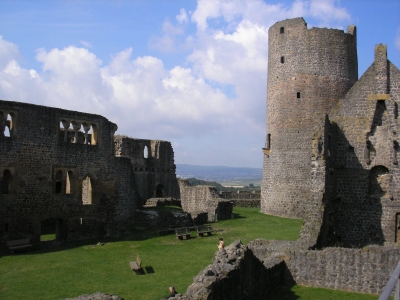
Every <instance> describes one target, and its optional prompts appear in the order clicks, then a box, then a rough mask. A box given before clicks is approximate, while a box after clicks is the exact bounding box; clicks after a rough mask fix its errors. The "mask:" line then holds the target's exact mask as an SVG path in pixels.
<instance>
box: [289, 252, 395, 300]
mask: <svg viewBox="0 0 400 300" xmlns="http://www.w3.org/2000/svg"><path fill="white" fill-rule="evenodd" d="M286 254H287V255H288V257H290V259H289V260H286V263H287V266H288V268H289V270H290V273H291V274H292V276H293V278H294V280H295V281H296V283H297V284H300V285H307V286H314V287H323V288H329V289H339V290H345V291H353V292H360V293H372V294H379V293H381V292H382V290H383V288H384V287H385V285H386V283H387V281H388V280H389V277H390V275H391V273H392V272H393V270H394V268H395V267H396V265H397V263H398V262H399V260H400V250H399V248H397V247H381V246H369V247H364V248H362V249H348V248H326V249H324V250H320V251H318V250H298V249H290V250H288V251H287V253H286Z"/></svg>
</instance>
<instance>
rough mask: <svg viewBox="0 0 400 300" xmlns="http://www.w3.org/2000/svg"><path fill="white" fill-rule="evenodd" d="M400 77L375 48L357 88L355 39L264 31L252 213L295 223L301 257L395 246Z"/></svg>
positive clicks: (279, 28) (295, 28) (291, 23)
mask: <svg viewBox="0 0 400 300" xmlns="http://www.w3.org/2000/svg"><path fill="white" fill-rule="evenodd" d="M399 82H400V71H399V69H397V68H396V67H395V66H394V65H393V64H392V63H390V61H389V60H388V59H387V53H386V46H385V45H377V46H376V47H375V58H374V62H373V64H372V65H371V66H370V67H369V68H368V70H367V71H366V72H365V73H364V74H363V76H362V77H361V78H360V79H358V78H357V50H356V29H355V27H354V26H349V28H348V29H347V32H343V31H341V30H336V29H326V28H325V29H321V28H312V29H307V27H306V23H305V22H304V20H303V19H302V18H296V19H290V20H284V21H281V22H277V23H276V24H275V25H273V26H272V27H271V28H270V29H269V52H268V111H267V138H266V146H265V147H266V148H265V149H268V151H264V166H263V182H262V193H261V199H262V200H261V210H262V212H264V213H268V214H273V215H278V216H283V217H295V218H301V219H303V220H304V226H303V228H302V232H301V239H302V241H303V243H304V244H305V245H308V246H309V247H314V246H317V247H324V246H328V245H342V246H346V247H361V246H365V245H369V244H379V245H384V244H385V243H386V244H388V243H393V242H398V236H400V234H399V233H400V232H398V228H400V227H399V224H400V192H399V191H400V175H399V174H400V169H399V164H398V159H397V157H398V152H399V151H400V147H399V134H398V133H399V132H400V128H399V121H398V120H399V118H398V114H399V112H398V107H399V101H400V88H399V86H400V83H399Z"/></svg>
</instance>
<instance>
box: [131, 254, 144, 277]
mask: <svg viewBox="0 0 400 300" xmlns="http://www.w3.org/2000/svg"><path fill="white" fill-rule="evenodd" d="M129 266H130V267H131V270H132V271H134V272H135V274H136V275H140V274H143V268H142V260H141V259H140V256H139V255H138V256H136V261H130V262H129Z"/></svg>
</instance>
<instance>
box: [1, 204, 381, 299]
mask: <svg viewBox="0 0 400 300" xmlns="http://www.w3.org/2000/svg"><path fill="white" fill-rule="evenodd" d="M234 214H235V218H234V219H232V220H227V221H221V222H218V223H214V224H212V225H213V227H214V228H215V229H217V231H216V232H215V233H214V234H213V236H209V237H203V238H201V237H195V234H193V233H192V239H190V240H183V241H180V240H177V239H176V237H175V235H168V236H154V234H152V232H149V231H145V230H142V231H140V230H138V231H137V232H136V233H135V235H134V236H133V237H131V238H129V239H124V240H111V239H102V240H91V241H80V242H68V243H63V244H60V245H57V243H56V242H54V241H53V242H51V241H43V242H42V243H43V245H44V246H43V247H41V249H35V250H34V251H31V252H20V253H18V254H16V255H10V254H8V253H6V252H5V250H4V249H2V250H1V251H2V252H1V253H0V255H1V256H0V299H13V300H14V299H63V298H68V297H76V296H79V295H82V294H92V293H94V292H102V293H112V294H116V295H119V296H121V297H123V298H125V299H126V300H130V299H143V300H151V299H161V298H163V297H165V296H166V295H167V294H168V286H169V285H171V284H172V285H175V287H176V289H177V291H178V292H180V293H183V292H185V290H186V288H187V287H188V286H189V285H190V284H191V283H192V282H193V277H194V276H196V275H197V274H198V272H199V271H200V270H202V269H204V267H205V266H207V265H208V264H210V263H211V260H212V258H213V256H214V253H215V251H216V250H217V244H218V239H219V238H220V237H223V238H224V240H225V244H226V245H229V244H230V243H232V242H233V241H235V240H237V239H241V240H242V242H243V243H244V244H245V243H248V242H250V241H251V240H253V239H255V238H266V239H281V240H296V239H297V238H298V235H299V231H300V227H301V223H302V221H301V220H290V219H283V218H278V217H273V216H267V215H264V214H261V213H260V212H259V210H258V209H250V208H235V209H234ZM45 239H51V237H50V236H49V237H46V238H45ZM98 242H102V243H104V245H103V246H97V245H96V244H97V243H98ZM46 244H50V245H52V246H46ZM137 254H139V255H140V257H141V259H142V266H143V267H144V268H145V270H146V274H145V275H141V276H138V275H134V274H133V273H132V271H131V270H130V268H129V265H128V262H129V261H134V260H135V259H136V255H137ZM376 298H377V297H376V296H370V295H364V294H357V293H345V292H338V291H332V290H325V289H316V288H305V287H299V286H294V287H292V288H291V289H290V288H287V289H281V290H280V291H278V292H277V294H276V297H275V298H273V299H290V300H291V299H324V300H329V299H376ZM271 299H272V298H271Z"/></svg>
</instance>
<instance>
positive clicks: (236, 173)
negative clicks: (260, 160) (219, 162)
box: [176, 164, 262, 184]
mask: <svg viewBox="0 0 400 300" xmlns="http://www.w3.org/2000/svg"><path fill="white" fill-rule="evenodd" d="M176 176H177V177H181V178H191V177H194V178H197V179H203V180H207V181H217V182H220V183H223V182H241V183H250V182H252V183H254V184H257V183H260V182H261V178H262V169H261V168H235V167H223V166H196V165H188V164H176Z"/></svg>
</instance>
